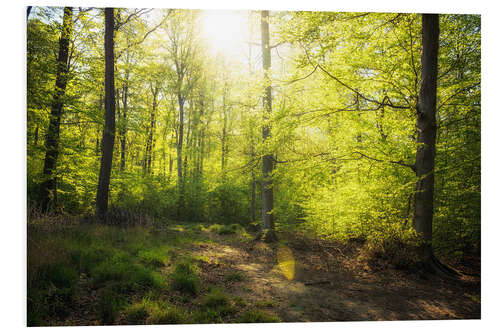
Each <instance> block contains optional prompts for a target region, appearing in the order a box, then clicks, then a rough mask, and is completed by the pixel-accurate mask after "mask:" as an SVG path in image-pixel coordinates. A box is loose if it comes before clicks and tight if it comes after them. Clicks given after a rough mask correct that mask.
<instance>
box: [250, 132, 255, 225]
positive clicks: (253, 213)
mask: <svg viewBox="0 0 500 333" xmlns="http://www.w3.org/2000/svg"><path fill="white" fill-rule="evenodd" d="M250 158H251V160H252V161H253V160H254V158H255V150H254V142H253V138H252V139H251V141H250ZM251 188H252V190H251V204H250V208H251V210H252V212H251V214H252V222H255V206H256V201H255V170H254V167H253V165H252V183H251Z"/></svg>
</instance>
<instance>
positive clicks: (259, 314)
mask: <svg viewBox="0 0 500 333" xmlns="http://www.w3.org/2000/svg"><path fill="white" fill-rule="evenodd" d="M238 321H239V322H240V323H279V322H280V320H279V318H278V317H277V316H276V315H272V314H269V313H267V312H264V311H262V310H255V309H253V310H249V311H246V312H245V313H243V314H242V315H241V316H240V317H239V318H238Z"/></svg>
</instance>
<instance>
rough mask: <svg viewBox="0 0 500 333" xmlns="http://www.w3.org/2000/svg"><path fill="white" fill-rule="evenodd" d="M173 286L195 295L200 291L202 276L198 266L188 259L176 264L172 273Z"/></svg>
mask: <svg viewBox="0 0 500 333" xmlns="http://www.w3.org/2000/svg"><path fill="white" fill-rule="evenodd" d="M170 279H171V283H172V288H173V289H175V290H178V291H182V292H188V293H191V294H193V295H195V294H196V293H197V292H198V289H199V284H200V278H199V277H198V272H197V267H196V266H195V265H194V264H193V263H192V262H191V261H190V260H187V259H184V260H182V261H180V262H179V263H177V264H175V266H174V269H173V272H172V273H171V274H170Z"/></svg>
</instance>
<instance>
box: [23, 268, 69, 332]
mask: <svg viewBox="0 0 500 333" xmlns="http://www.w3.org/2000/svg"><path fill="white" fill-rule="evenodd" d="M31 274H32V276H31V279H30V280H29V283H28V304H27V305H28V309H27V310H28V326H39V325H42V324H43V321H44V320H45V319H46V318H47V317H49V318H50V317H58V318H64V317H66V316H67V315H68V307H69V305H70V304H71V303H72V302H73V297H74V294H75V287H76V284H77V282H78V273H77V271H76V270H75V269H74V268H73V267H71V266H70V265H69V264H65V263H52V264H44V265H42V266H40V267H39V268H38V270H37V272H33V273H31Z"/></svg>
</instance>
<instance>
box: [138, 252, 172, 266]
mask: <svg viewBox="0 0 500 333" xmlns="http://www.w3.org/2000/svg"><path fill="white" fill-rule="evenodd" d="M137 256H138V257H139V258H140V259H141V260H142V261H143V262H144V263H146V264H147V265H150V266H152V267H163V266H165V262H166V259H167V251H166V250H165V249H162V248H153V249H147V250H140V251H139V252H138V253H137Z"/></svg>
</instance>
